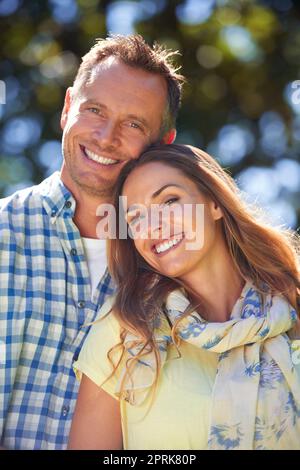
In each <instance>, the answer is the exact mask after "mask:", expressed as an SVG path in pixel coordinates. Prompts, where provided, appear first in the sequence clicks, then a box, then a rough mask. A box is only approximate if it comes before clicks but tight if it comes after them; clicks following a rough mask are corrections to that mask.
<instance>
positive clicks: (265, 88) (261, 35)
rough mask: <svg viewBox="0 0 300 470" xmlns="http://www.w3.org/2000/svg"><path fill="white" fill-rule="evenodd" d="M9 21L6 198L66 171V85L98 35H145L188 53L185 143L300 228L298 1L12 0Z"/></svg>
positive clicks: (0, 14)
mask: <svg viewBox="0 0 300 470" xmlns="http://www.w3.org/2000/svg"><path fill="white" fill-rule="evenodd" d="M0 21H1V28H0V36H1V40H0V50H1V64H0V80H1V82H0V134H1V139H0V195H1V196H7V195H10V194H12V193H13V192H14V191H16V190H17V189H20V188H23V187H25V186H29V185H32V184H35V183H38V182H40V181H41V180H42V179H43V178H44V177H46V176H48V175H50V174H51V173H52V172H53V171H55V170H57V169H59V168H60V165H61V159H62V157H61V130H60V127H59V118H60V111H61V108H62V104H63V99H64V93H65V89H66V87H67V86H69V85H70V84H72V80H73V78H74V75H75V72H76V70H77V67H78V65H79V63H80V57H81V56H82V55H83V54H85V53H86V52H87V51H88V49H89V48H90V47H91V46H92V45H93V44H94V39H95V38H97V37H105V36H106V35H107V34H108V33H109V32H111V33H122V34H130V33H133V32H138V33H140V34H142V35H143V36H144V37H145V39H146V40H147V41H148V42H149V43H153V41H158V42H160V43H163V44H165V45H166V46H167V47H169V48H172V49H176V50H178V51H179V52H180V54H181V56H178V62H177V63H178V65H182V72H183V73H184V75H185V76H186V77H187V79H188V84H187V85H186V87H185V93H184V99H183V103H182V108H181V112H180V116H179V119H178V125H177V128H178V137H177V142H178V143H179V142H180V143H190V144H193V145H196V146H199V147H201V148H203V149H205V150H207V151H208V152H209V153H211V154H212V155H213V156H214V157H215V158H216V159H218V160H219V162H220V163H221V164H222V165H223V166H225V167H226V168H228V169H230V171H231V173H232V175H233V176H234V177H235V178H236V179H237V182H238V184H239V187H240V188H241V189H242V190H243V191H245V193H247V195H248V196H247V197H248V199H249V200H250V201H256V202H257V203H259V204H260V205H262V206H263V207H264V208H265V209H266V212H267V214H268V215H269V216H271V217H272V220H273V221H274V223H275V224H277V225H278V224H279V225H281V224H284V225H286V226H288V227H293V228H296V227H298V226H299V225H300V201H299V195H300V163H299V150H300V67H299V66H300V8H299V6H297V3H296V1H292V0H265V1H254V0H234V1H228V0H169V1H168V0H137V1H129V0H127V1H105V0H103V1H102V0H48V1H47V0H44V1H34V0H0ZM297 80H299V82H297ZM4 98H5V99H4Z"/></svg>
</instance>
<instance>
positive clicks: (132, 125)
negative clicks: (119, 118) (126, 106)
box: [127, 121, 142, 130]
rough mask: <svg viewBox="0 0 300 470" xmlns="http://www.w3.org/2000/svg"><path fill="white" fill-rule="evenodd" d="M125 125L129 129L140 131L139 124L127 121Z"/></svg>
mask: <svg viewBox="0 0 300 470" xmlns="http://www.w3.org/2000/svg"><path fill="white" fill-rule="evenodd" d="M127 125H128V127H130V128H131V129H137V130H141V129H142V126H141V125H140V124H138V123H137V122H132V121H129V122H128V124H127Z"/></svg>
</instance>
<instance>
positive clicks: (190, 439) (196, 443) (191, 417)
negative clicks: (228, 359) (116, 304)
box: [74, 313, 219, 450]
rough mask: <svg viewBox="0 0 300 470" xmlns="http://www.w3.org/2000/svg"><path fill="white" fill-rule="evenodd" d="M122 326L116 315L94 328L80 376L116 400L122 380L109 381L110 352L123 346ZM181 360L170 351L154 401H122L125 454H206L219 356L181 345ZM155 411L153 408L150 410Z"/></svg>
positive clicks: (77, 366)
mask: <svg viewBox="0 0 300 470" xmlns="http://www.w3.org/2000/svg"><path fill="white" fill-rule="evenodd" d="M119 334H120V326H119V323H118V321H117V319H116V318H115V317H114V315H113V314H112V313H110V314H109V315H108V316H107V317H105V318H103V319H102V320H100V321H98V322H96V323H95V324H93V325H92V327H91V330H90V332H89V334H88V337H87V339H86V341H85V343H84V345H83V348H82V350H81V352H80V355H79V358H78V360H77V362H75V363H74V370H75V373H76V375H77V377H78V379H80V377H81V373H84V374H85V375H86V376H87V377H89V378H90V379H91V380H92V381H93V382H94V383H96V384H97V385H99V386H102V388H103V389H104V390H105V391H106V392H107V393H109V394H110V395H112V396H113V397H114V398H115V399H117V398H116V395H115V394H114V392H115V387H116V384H117V382H118V375H115V376H113V377H112V378H110V379H109V380H108V381H107V382H105V383H104V384H103V382H104V381H105V379H107V377H109V375H110V374H111V371H112V366H111V364H110V362H109V360H108V358H107V353H108V351H109V350H110V349H111V348H112V347H113V346H115V345H116V344H118V343H119V341H120V336H119ZM180 353H181V357H180V358H178V353H177V351H176V349H175V348H174V346H169V347H168V353H167V360H166V362H165V363H164V366H163V369H162V371H161V373H160V375H159V380H158V387H157V391H156V394H155V397H154V399H153V400H152V396H151V394H150V396H149V397H148V398H147V400H146V401H145V402H144V403H142V405H139V406H137V405H135V406H133V405H130V404H129V403H127V402H126V401H124V400H122V401H121V416H122V428H123V440H124V444H123V445H124V449H126V450H131V449H134V450H136V449H145V450H146V449H153V450H155V449H159V450H163V449H169V450H173V449H174V450H175V449H191V450H196V449H206V448H207V441H208V432H209V426H210V412H211V405H212V388H213V385H214V381H215V376H216V370H217V363H218V357H219V354H218V353H214V352H210V351H206V350H204V349H201V348H197V347H195V346H193V345H191V344H188V343H186V342H182V343H181V345H180ZM151 400H152V406H151V407H150V408H149V405H150V404H151Z"/></svg>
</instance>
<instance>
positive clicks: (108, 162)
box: [80, 145, 119, 165]
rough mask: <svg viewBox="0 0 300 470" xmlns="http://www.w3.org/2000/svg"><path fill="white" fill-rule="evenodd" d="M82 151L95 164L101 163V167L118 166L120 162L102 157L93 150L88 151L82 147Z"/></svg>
mask: <svg viewBox="0 0 300 470" xmlns="http://www.w3.org/2000/svg"><path fill="white" fill-rule="evenodd" d="M80 148H81V150H82V151H83V153H84V155H85V157H87V158H88V159H89V160H92V161H93V162H96V163H100V164H101V165H116V164H117V163H119V160H113V159H112V158H107V157H104V156H102V155H98V154H97V153H95V152H92V151H91V150H88V149H87V148H86V147H84V146H82V145H80Z"/></svg>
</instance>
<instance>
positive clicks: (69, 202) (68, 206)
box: [65, 201, 72, 209]
mask: <svg viewBox="0 0 300 470" xmlns="http://www.w3.org/2000/svg"><path fill="white" fill-rule="evenodd" d="M71 206H72V202H71V201H66V203H65V208H66V209H70V207H71Z"/></svg>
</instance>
